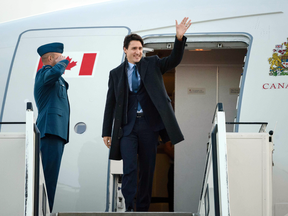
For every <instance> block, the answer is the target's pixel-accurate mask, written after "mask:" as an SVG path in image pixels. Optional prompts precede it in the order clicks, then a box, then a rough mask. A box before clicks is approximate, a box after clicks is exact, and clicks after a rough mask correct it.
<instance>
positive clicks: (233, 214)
mask: <svg viewBox="0 0 288 216" xmlns="http://www.w3.org/2000/svg"><path fill="white" fill-rule="evenodd" d="M1 124H23V125H25V132H22V133H0V166H1V171H2V170H3V173H5V175H3V176H2V177H1V184H0V191H1V194H2V195H3V194H5V199H1V200H2V201H1V202H0V215H1V216H2V215H3V216H4V215H5V216H9V215H13V216H18V215H19V216H20V215H21V216H22V215H24V216H118V215H119V216H133V215H135V216H150V215H151V216H152V215H153V216H178V215H179V216H238V215H239V216H240V215H241V216H242V215H253V216H258V215H259V216H260V215H262V212H265V214H263V215H267V216H272V163H273V162H272V152H273V143H272V134H273V133H270V136H269V134H268V133H266V132H265V128H266V126H267V123H265V122H264V123H262V122H253V123H251V122H246V123H235V122H232V123H231V122H230V123H227V122H225V113H224V111H223V106H222V104H218V105H217V106H216V109H215V113H214V118H213V122H212V129H211V133H210V138H209V143H208V146H207V155H206V165H205V172H204V177H203V184H202V191H201V196H200V198H199V206H198V212H197V213H190V212H60V213H50V212H49V208H48V206H49V205H48V200H47V195H46V187H45V181H44V175H43V170H42V165H41V158H40V157H41V154H40V150H39V145H40V133H39V130H38V129H37V126H36V124H35V123H34V117H33V108H32V104H31V103H27V109H26V122H1V123H0V125H1ZM226 124H248V125H249V124H253V125H255V124H260V125H261V128H260V131H259V133H227V132H226ZM23 144H24V145H23ZM16 150H17V152H18V153H17V154H14V153H15V151H16ZM12 153H13V154H12ZM243 155H244V156H245V160H243ZM257 158H258V159H259V158H261V160H258V161H259V163H256V162H255V161H257V160H256V159H257ZM23 161H25V164H24V163H23ZM11 170H17V174H16V175H15V176H12V175H10V171H11ZM251 173H253V175H251ZM257 173H258V175H259V176H257ZM264 177H265V178H264ZM255 178H258V180H259V179H261V182H259V181H255ZM23 179H25V183H24V185H23ZM235 179H237V181H235ZM239 182H240V184H239ZM259 191H260V193H259ZM23 198H24V199H23ZM254 201H259V202H257V203H258V205H257V206H256V205H254V204H253V203H255V202H254ZM260 201H261V202H260ZM251 203H252V204H251ZM259 203H260V204H259ZM243 206H246V207H247V208H243ZM11 211H13V213H11ZM116 211H117V209H116Z"/></svg>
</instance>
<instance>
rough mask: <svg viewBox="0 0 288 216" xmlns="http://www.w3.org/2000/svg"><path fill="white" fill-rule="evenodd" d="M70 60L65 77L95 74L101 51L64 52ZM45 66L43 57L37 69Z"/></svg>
mask: <svg viewBox="0 0 288 216" xmlns="http://www.w3.org/2000/svg"><path fill="white" fill-rule="evenodd" d="M63 55H64V56H66V59H67V60H68V61H69V64H68V66H67V67H66V70H65V72H64V74H63V76H64V77H87V76H93V74H94V73H93V72H94V70H95V66H96V62H97V61H96V59H98V58H96V57H97V55H99V52H93V53H90V52H67V53H63ZM42 67H43V63H42V60H41V58H40V59H39V62H38V67H37V71H38V70H39V69H41V68H42Z"/></svg>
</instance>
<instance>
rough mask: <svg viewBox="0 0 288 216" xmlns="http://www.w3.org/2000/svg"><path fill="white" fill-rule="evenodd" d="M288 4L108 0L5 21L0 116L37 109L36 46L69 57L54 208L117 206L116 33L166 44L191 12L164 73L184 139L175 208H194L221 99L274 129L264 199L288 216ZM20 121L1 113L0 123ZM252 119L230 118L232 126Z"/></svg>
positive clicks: (155, 45) (231, 111) (155, 47)
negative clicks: (182, 42) (111, 100)
mask: <svg viewBox="0 0 288 216" xmlns="http://www.w3.org/2000/svg"><path fill="white" fill-rule="evenodd" d="M287 6H288V3H287V1H285V0H279V1H277V3H276V2H273V1H268V0H262V1H259V0H255V1H248V0H242V1H236V0H233V1H231V0H230V1H228V0H217V1H212V0H206V1H189V0H178V1H172V0H166V1H164V0H157V1H155V0H154V1H152V0H146V1H143V2H140V1H132V0H114V1H109V2H102V3H97V4H94V5H89V6H82V7H77V8H72V9H66V10H61V11H56V12H51V13H47V14H42V15H37V16H33V17H28V18H24V19H19V20H15V21H10V22H6V23H1V24H0V32H1V34H0V62H1V64H0V71H1V72H0V101H1V102H0V109H1V111H0V122H21V121H25V106H26V102H28V101H30V102H32V104H34V110H35V112H34V118H35V119H36V118H37V109H36V107H35V102H34V98H33V86H34V78H35V75H36V72H37V69H38V68H39V67H41V61H40V57H39V56H38V54H37V52H36V50H37V48H38V47H39V46H40V45H42V44H45V43H50V42H62V43H64V45H65V48H64V53H63V55H65V56H67V57H69V60H70V64H69V65H70V67H69V66H68V67H69V68H68V69H67V70H66V71H65V74H64V75H63V77H64V79H65V80H66V81H67V82H68V83H69V90H68V94H69V100H70V106H71V118H70V143H68V144H67V145H66V146H65V150H64V155H63V158H62V164H61V170H60V174H59V179H58V186H57V192H56V197H55V204H54V210H53V211H54V212H63V211H70V212H71V211H72V212H77V211H113V208H112V207H111V205H110V204H111V202H112V198H111V197H113V195H112V192H111V188H112V186H111V185H112V184H113V181H116V180H115V179H113V178H112V177H111V176H118V177H119V175H121V162H115V161H109V160H108V154H109V150H108V149H107V147H106V146H105V145H104V143H103V140H102V137H101V131H102V121H103V113H104V106H105V101H106V92H107V88H108V76H109V71H110V70H111V69H113V68H115V67H116V66H118V65H119V64H120V63H121V62H122V61H123V60H124V58H125V56H124V53H123V39H124V37H125V36H126V35H127V34H130V33H131V32H133V33H136V34H139V35H140V36H141V37H142V38H143V40H144V48H145V50H144V52H145V55H147V56H149V55H158V56H159V57H164V56H167V55H169V53H170V51H171V50H172V48H173V42H174V39H175V32H176V31H175V20H178V21H181V20H182V18H183V17H184V16H187V17H189V19H191V20H192V26H191V27H190V29H189V30H188V32H187V33H186V34H185V36H186V37H187V43H186V48H185V53H184V56H183V59H182V62H181V63H180V65H178V66H177V67H176V68H175V70H172V71H169V72H167V73H166V74H165V75H164V76H163V79H164V83H165V86H166V90H167V94H168V95H169V96H170V98H171V100H172V104H173V106H174V109H175V115H176V118H177V120H178V123H179V125H180V128H181V130H182V132H183V134H184V138H185V140H184V141H183V142H181V143H179V144H177V145H175V159H174V169H175V173H174V185H175V188H174V211H178V212H193V213H195V212H197V211H198V205H199V199H200V195H201V187H202V182H203V176H204V171H205V160H206V153H207V142H208V139H209V133H210V129H211V125H212V123H211V121H212V119H213V114H214V110H215V106H216V104H218V103H219V102H221V103H222V104H223V106H224V110H225V115H226V121H227V122H267V123H268V125H267V129H266V130H267V131H270V130H273V131H274V135H273V143H274V151H273V164H274V165H273V187H272V188H273V204H272V206H271V208H272V210H273V215H275V216H285V215H287V214H288V197H287V191H288V168H287V164H288V157H287V153H288V146H287V140H288V133H287V132H286V125H287V123H286V121H287V117H288V114H287V112H286V109H285V108H286V107H287V105H288V104H287V100H285V98H286V96H287V91H288V57H287V56H288V54H287V50H286V49H287V46H288V30H286V28H285V21H286V20H287V19H288V11H287V10H288V9H287V8H288V7H287ZM91 56H92V58H89V57H91ZM83 68H86V69H87V68H88V69H87V70H82V69H83ZM24 128H25V127H24V126H23V125H1V124H0V132H1V133H5V132H15V131H24V130H25V129H24ZM258 129H259V126H256V125H244V124H243V125H242V124H235V125H233V124H231V125H230V124H229V125H228V124H227V126H226V130H227V132H235V133H240V132H241V133H242V132H243V133H246V132H249V133H252V132H258ZM162 147H163V146H162ZM162 147H161V145H160V146H159V153H158V154H157V164H156V171H155V177H154V183H153V184H154V186H153V187H154V188H155V190H154V189H153V195H152V197H154V198H155V200H157V198H163V197H164V198H165V197H167V191H165V190H166V183H167V181H168V179H167V175H166V174H167V172H168V169H169V166H170V163H169V157H168V156H167V155H165V154H164V153H163V148H162ZM249 151H250V149H249V148H248V149H247V153H248V152H249ZM243 160H245V157H243ZM7 168H8V170H9V167H7ZM112 174H113V175H112ZM109 188H110V189H109ZM120 196H121V195H120ZM109 203H110V204H109ZM151 208H152V209H151V210H155V211H156V210H157V211H166V210H167V205H166V204H165V205H164V204H162V203H161V202H160V203H157V202H155V203H152V204H151ZM119 211H120V210H119Z"/></svg>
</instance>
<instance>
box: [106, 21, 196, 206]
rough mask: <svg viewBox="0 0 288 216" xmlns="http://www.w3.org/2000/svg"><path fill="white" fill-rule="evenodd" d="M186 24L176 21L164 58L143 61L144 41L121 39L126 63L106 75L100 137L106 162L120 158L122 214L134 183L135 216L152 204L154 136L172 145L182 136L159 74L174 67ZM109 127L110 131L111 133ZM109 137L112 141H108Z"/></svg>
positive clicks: (131, 200) (136, 37) (130, 37)
mask: <svg viewBox="0 0 288 216" xmlns="http://www.w3.org/2000/svg"><path fill="white" fill-rule="evenodd" d="M190 25H191V20H189V21H188V18H187V17H185V18H184V19H183V20H182V22H181V23H180V24H178V22H177V21H176V38H175V43H174V48H173V50H172V52H171V54H170V55H169V56H168V57H165V58H162V59H160V58H159V57H158V56H151V57H143V58H142V52H143V50H142V49H143V40H142V38H141V37H140V36H139V35H137V34H130V35H128V36H126V37H125V39H124V46H123V49H124V52H125V54H126V59H125V61H124V62H123V63H122V64H121V65H119V66H118V67H117V68H115V69H113V70H112V71H110V75H109V82H108V92H107V99H106V107H105V113H104V121H103V131H102V137H103V141H104V143H105V145H106V146H107V147H108V148H110V157H109V158H110V159H112V160H121V159H123V177H122V193H123V195H124V198H125V206H126V211H133V209H134V197H135V195H136V192H137V158H138V166H139V184H138V192H137V202H136V210H137V211H148V209H149V206H150V201H151V193H152V183H153V174H154V169H155V160H156V153H157V144H158V136H159V135H160V136H161V138H162V140H164V141H165V142H166V141H168V140H170V141H171V142H172V144H176V143H178V142H180V141H182V140H184V137H183V135H182V133H181V130H180V128H179V125H178V123H177V120H176V118H175V114H174V111H173V109H172V106H171V100H170V98H169V96H168V95H167V92H166V90H165V86H164V82H163V78H162V74H164V73H165V72H166V71H169V70H171V69H173V68H174V67H176V66H177V65H178V64H179V63H180V62H181V59H182V56H183V53H184V48H185V42H186V37H185V36H184V34H185V32H186V31H187V29H188V28H189V27H190ZM112 127H113V128H112ZM111 136H112V138H111Z"/></svg>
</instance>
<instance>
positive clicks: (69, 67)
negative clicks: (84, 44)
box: [66, 56, 77, 70]
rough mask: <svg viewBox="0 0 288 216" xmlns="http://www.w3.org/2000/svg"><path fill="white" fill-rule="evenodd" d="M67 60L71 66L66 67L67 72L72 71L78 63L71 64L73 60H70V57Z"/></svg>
mask: <svg viewBox="0 0 288 216" xmlns="http://www.w3.org/2000/svg"><path fill="white" fill-rule="evenodd" d="M66 59H67V60H68V61H69V64H68V66H67V67H66V70H71V68H73V67H75V66H76V65H77V61H76V62H75V61H72V62H71V60H72V58H69V56H67V58H66Z"/></svg>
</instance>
